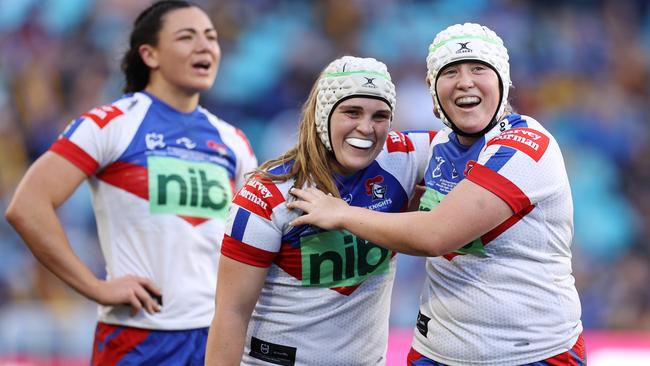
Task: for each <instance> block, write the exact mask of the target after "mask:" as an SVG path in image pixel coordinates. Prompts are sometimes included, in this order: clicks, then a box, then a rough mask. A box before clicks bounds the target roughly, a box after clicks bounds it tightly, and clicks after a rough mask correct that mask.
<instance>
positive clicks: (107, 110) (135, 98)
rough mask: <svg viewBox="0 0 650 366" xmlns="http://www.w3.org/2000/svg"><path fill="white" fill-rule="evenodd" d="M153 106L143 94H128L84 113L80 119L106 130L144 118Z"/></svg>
mask: <svg viewBox="0 0 650 366" xmlns="http://www.w3.org/2000/svg"><path fill="white" fill-rule="evenodd" d="M150 106H151V99H150V98H149V97H148V96H147V95H145V94H142V93H134V94H126V95H124V96H122V97H121V98H119V99H117V100H116V101H114V102H112V103H109V104H104V105H101V106H98V107H95V108H92V109H91V110H89V111H87V112H85V113H82V114H81V116H80V118H81V119H86V120H88V121H92V122H93V123H94V124H95V125H97V127H98V128H99V129H104V128H105V127H107V126H109V125H113V124H115V123H117V122H118V121H125V120H133V119H137V118H138V116H144V113H145V112H146V110H147V109H148V108H149V107H150Z"/></svg>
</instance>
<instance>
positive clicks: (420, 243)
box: [410, 237, 449, 257]
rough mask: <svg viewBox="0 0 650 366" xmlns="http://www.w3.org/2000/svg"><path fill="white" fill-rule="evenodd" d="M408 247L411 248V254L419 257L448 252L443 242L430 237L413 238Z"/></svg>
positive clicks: (437, 255)
mask: <svg viewBox="0 0 650 366" xmlns="http://www.w3.org/2000/svg"><path fill="white" fill-rule="evenodd" d="M410 247H411V248H413V253H412V254H414V255H417V256H421V257H439V256H441V255H444V254H447V253H448V252H449V251H448V250H446V246H445V245H444V243H442V242H441V241H440V240H437V239H434V238H432V237H427V238H419V239H418V238H413V239H412V241H411V243H410Z"/></svg>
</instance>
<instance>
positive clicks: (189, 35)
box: [177, 33, 194, 41]
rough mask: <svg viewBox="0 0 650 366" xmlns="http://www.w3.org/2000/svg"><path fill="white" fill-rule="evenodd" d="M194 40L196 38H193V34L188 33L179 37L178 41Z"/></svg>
mask: <svg viewBox="0 0 650 366" xmlns="http://www.w3.org/2000/svg"><path fill="white" fill-rule="evenodd" d="M192 38H194V37H193V36H192V35H191V34H189V33H188V34H181V35H179V36H178V38H177V39H178V40H179V41H191V40H192Z"/></svg>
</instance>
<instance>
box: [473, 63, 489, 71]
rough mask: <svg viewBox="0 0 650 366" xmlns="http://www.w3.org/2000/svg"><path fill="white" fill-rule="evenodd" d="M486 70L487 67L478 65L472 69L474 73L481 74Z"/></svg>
mask: <svg viewBox="0 0 650 366" xmlns="http://www.w3.org/2000/svg"><path fill="white" fill-rule="evenodd" d="M485 69H486V67H485V65H481V64H477V65H475V66H474V67H472V71H474V72H481V71H483V70H485Z"/></svg>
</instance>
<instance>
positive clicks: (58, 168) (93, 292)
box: [5, 152, 160, 313]
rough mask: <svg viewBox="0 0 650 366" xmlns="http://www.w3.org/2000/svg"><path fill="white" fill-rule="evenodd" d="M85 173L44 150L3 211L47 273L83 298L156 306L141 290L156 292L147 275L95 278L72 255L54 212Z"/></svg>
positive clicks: (135, 308)
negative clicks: (113, 278) (142, 276)
mask: <svg viewBox="0 0 650 366" xmlns="http://www.w3.org/2000/svg"><path fill="white" fill-rule="evenodd" d="M84 179H86V175H85V174H84V172H83V171H82V170H81V169H79V168H78V167H77V166H75V165H74V164H72V163H70V162H69V161H68V160H66V159H65V158H63V157H61V156H59V155H57V154H56V153H53V152H46V153H45V154H44V155H43V156H41V157H40V158H39V159H38V160H36V162H34V164H33V165H32V166H31V167H30V168H29V170H28V171H27V173H26V174H25V177H24V178H23V179H22V181H21V182H20V184H19V185H18V188H17V190H16V193H15V194H14V196H13V198H12V200H11V202H10V203H9V207H8V208H7V212H6V213H5V216H6V218H7V221H8V222H9V223H10V224H11V225H12V226H13V227H14V229H15V230H16V231H17V232H18V234H19V235H20V236H21V237H22V239H23V241H24V242H25V243H26V244H27V246H28V247H29V249H30V250H31V251H32V253H33V254H34V256H35V257H36V258H37V259H38V260H39V261H40V262H41V263H42V264H43V265H44V266H45V267H47V269H49V270H50V271H51V272H52V273H54V274H55V275H56V276H58V277H59V278H60V279H62V280H63V281H64V282H66V283H67V284H68V285H70V286H71V287H72V288H74V289H75V290H76V291H78V292H79V293H81V294H82V295H84V296H86V297H87V298H89V299H92V300H94V301H97V302H99V303H101V304H106V305H108V304H130V305H131V306H132V307H133V311H134V313H135V312H137V311H139V310H140V309H141V308H145V309H146V310H147V311H149V312H154V311H158V310H159V306H158V305H157V304H156V303H155V302H154V300H153V299H152V298H151V297H150V296H149V294H148V293H147V290H148V291H151V292H153V293H156V294H160V293H159V290H158V289H157V288H156V287H155V286H154V285H153V283H151V281H150V280H148V279H144V278H140V277H135V276H127V277H123V278H119V279H115V280H112V281H110V282H106V281H101V280H99V279H97V277H96V276H95V275H94V274H93V273H92V271H91V270H90V269H89V268H88V267H87V266H86V265H85V264H84V263H83V262H82V261H81V260H80V259H79V257H77V256H76V255H75V253H74V252H73V250H72V248H71V247H70V244H69V242H68V239H67V237H66V235H65V232H64V231H63V227H62V226H61V222H60V221H59V218H58V217H57V215H56V208H58V207H59V206H60V205H61V204H62V203H63V202H65V201H66V200H67V199H68V198H69V197H70V195H71V194H72V193H73V192H74V191H75V189H77V187H78V186H79V185H80V184H81V182H83V181H84Z"/></svg>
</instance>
